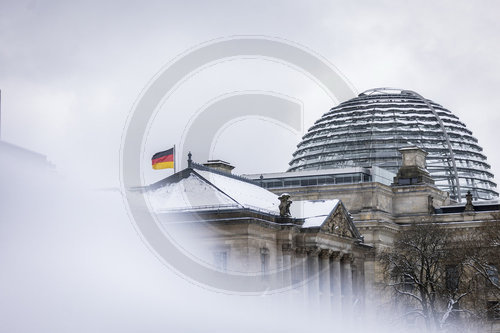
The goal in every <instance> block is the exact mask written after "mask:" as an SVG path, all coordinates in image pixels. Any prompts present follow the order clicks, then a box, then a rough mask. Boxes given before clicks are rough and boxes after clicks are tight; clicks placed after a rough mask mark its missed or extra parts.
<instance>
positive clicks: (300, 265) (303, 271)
mask: <svg viewBox="0 0 500 333" xmlns="http://www.w3.org/2000/svg"><path fill="white" fill-rule="evenodd" d="M306 254H307V252H306V249H305V248H303V247H299V248H297V249H295V257H294V263H293V265H294V268H295V269H294V274H295V278H294V279H293V280H294V281H297V282H298V284H299V286H298V287H297V291H298V294H299V300H298V301H299V302H301V303H302V304H304V305H305V304H306V279H307V261H306V259H307V256H306Z"/></svg>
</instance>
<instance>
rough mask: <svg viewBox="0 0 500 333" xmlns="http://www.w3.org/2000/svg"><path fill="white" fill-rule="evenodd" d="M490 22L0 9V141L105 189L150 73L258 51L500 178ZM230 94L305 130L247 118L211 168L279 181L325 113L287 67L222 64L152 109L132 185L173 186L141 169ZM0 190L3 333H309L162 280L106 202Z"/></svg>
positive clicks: (343, 5) (204, 8)
mask: <svg viewBox="0 0 500 333" xmlns="http://www.w3.org/2000/svg"><path fill="white" fill-rule="evenodd" d="M499 7H500V3H499V2H498V1H439V2H438V1H418V2H417V1H414V2H413V4H408V3H407V2H402V1H377V2H376V1H331V0H328V1H290V0H287V1H227V2H222V1H178V2H173V1H115V2H110V1H79V2H77V1H34V0H33V1H22V0H16V1H14V0H3V1H1V2H0V89H1V90H2V118H1V127H2V131H1V135H2V139H3V140H6V141H8V142H11V143H14V144H17V145H19V146H22V147H25V148H27V149H31V150H33V151H37V152H40V153H42V154H44V155H46V156H47V158H48V159H49V160H50V161H51V163H53V164H54V165H55V166H56V168H57V171H58V175H62V176H63V177H64V178H67V179H69V180H71V181H75V180H76V181H78V182H81V183H83V184H82V185H83V186H84V187H91V188H103V187H118V186H119V151H120V145H121V141H122V134H123V131H124V128H125V126H126V124H127V117H128V116H129V114H130V112H131V110H132V109H133V105H134V102H135V101H136V100H137V99H138V97H139V96H140V95H141V92H142V91H143V89H145V87H147V86H148V83H149V82H150V81H151V79H152V78H153V77H154V76H155V75H156V74H157V73H158V72H159V71H160V70H161V69H162V68H163V66H164V65H165V64H167V63H169V62H170V61H172V60H173V59H175V58H176V57H177V56H178V55H180V54H183V53H185V52H186V50H189V49H191V48H193V47H196V46H198V45H200V44H201V43H204V42H207V41H209V40H213V39H215V38H221V37H230V36H235V35H261V36H271V37H277V38H281V39H286V40H289V41H291V42H293V43H298V44H300V45H302V46H304V47H307V48H308V49H310V50H312V51H313V52H315V53H317V54H320V55H321V56H322V57H324V58H325V59H327V60H328V61H329V62H330V63H331V64H333V65H334V66H335V67H336V68H337V69H338V70H339V71H340V72H341V73H343V75H344V77H345V78H346V79H348V80H349V81H350V82H351V84H352V85H353V86H354V87H355V88H356V89H357V91H358V92H362V91H364V90H367V89H370V88H375V87H385V86H389V87H398V88H404V89H411V90H414V91H416V92H418V93H420V94H421V95H423V96H425V97H427V98H430V99H432V100H434V101H436V102H437V103H440V104H442V105H443V106H445V107H446V108H448V109H450V110H452V111H453V112H454V113H455V115H457V116H459V117H460V119H461V120H462V121H463V122H465V123H466V124H467V126H468V128H469V129H470V130H472V131H473V132H474V135H475V136H476V137H477V138H478V139H479V143H480V145H481V146H482V147H483V148H484V149H485V154H486V155H487V156H488V161H489V163H490V164H491V165H492V168H493V172H494V173H496V174H500V154H499V153H498V147H497V145H498V138H499V134H498V127H499V124H500V113H499V111H498V109H497V107H498V105H500V94H499V93H498V91H500V61H499V60H498V54H500V22H499V20H498V13H499V12H500V8H499ZM235 91H264V92H267V93H269V92H273V93H275V94H277V95H280V96H287V97H288V98H290V99H292V100H295V101H297V102H298V104H300V105H301V107H302V110H303V114H304V116H303V117H304V120H303V127H302V129H301V130H300V131H294V130H291V129H290V128H286V127H283V126H280V125H279V124H276V123H273V122H271V121H268V120H265V119H256V118H248V119H242V120H241V121H238V122H233V123H231V124H229V125H228V126H226V127H224V129H223V130H222V131H220V132H219V133H217V136H216V138H215V140H214V142H213V144H212V148H211V152H212V155H211V156H212V157H215V158H221V159H225V160H228V161H230V162H231V163H233V164H234V165H235V166H236V169H235V171H237V172H238V173H257V172H270V171H283V170H284V169H286V167H287V163H288V162H289V160H290V157H291V153H292V152H293V150H294V147H295V145H296V144H297V143H298V141H299V140H300V136H301V132H304V131H306V130H307V128H308V126H310V125H311V124H312V122H313V121H314V120H315V119H317V118H319V117H320V116H321V114H323V113H324V112H326V111H327V110H328V109H329V108H330V107H332V106H334V104H335V103H337V101H335V100H333V99H332V98H331V97H330V96H327V94H325V92H324V91H323V90H321V89H320V88H319V87H318V85H317V84H316V83H315V82H313V81H312V80H311V79H310V78H308V77H307V76H305V75H304V74H303V73H301V72H300V71H296V70H294V69H293V68H290V67H287V66H285V65H284V64H283V63H276V62H270V61H268V60H265V59H233V61H228V62H224V63H220V64H217V65H215V66H212V67H210V68H205V69H204V70H202V71H200V72H198V73H196V75H193V76H192V77H190V78H189V79H188V80H186V81H184V82H183V83H182V85H180V86H179V87H178V89H177V90H176V91H175V92H174V93H173V94H172V96H170V98H169V99H168V100H166V101H164V103H163V105H162V106H161V108H160V109H159V110H158V112H157V114H156V117H155V119H154V121H152V122H151V126H150V128H149V131H148V132H147V133H145V139H144V140H145V141H144V150H143V151H144V153H143V156H138V158H141V162H142V163H143V169H144V170H143V171H144V179H145V181H146V182H151V181H154V180H157V179H159V178H162V177H164V176H166V175H169V174H170V173H171V170H162V171H155V172H153V171H152V170H151V169H150V166H149V163H150V156H151V154H152V153H154V152H156V151H159V150H162V149H166V148H169V147H170V146H171V145H173V144H176V145H179V144H180V143H181V142H182V135H183V134H184V133H185V130H186V128H187V127H186V126H187V124H188V123H189V121H190V120H192V119H193V117H194V116H195V115H196V114H197V112H199V111H200V110H201V109H203V107H204V106H206V105H207V103H210V101H213V100H214V98H219V97H220V96H226V94H229V93H234V92H235ZM183 154H185V152H183ZM179 158H181V157H179ZM182 158H183V159H184V158H185V157H182ZM194 158H195V159H196V156H194ZM199 162H203V161H199ZM28 164H29V163H28ZM0 178H1V183H2V186H1V187H0V198H1V200H0V203H2V207H1V209H0V213H1V216H0V217H1V218H0V222H1V223H0V247H1V250H0V262H1V266H2V268H3V271H5V272H7V273H6V274H1V275H0V291H1V294H2V297H1V299H0V309H1V310H2V313H4V314H5V316H4V317H5V318H4V319H6V320H2V322H1V323H0V330H2V331H8V332H14V331H26V332H33V331H37V332H44V331H46V332H55V331H61V332H68V331H71V332H77V331H81V332H95V331H106V332H111V331H117V332H125V331H130V332H138V331H176V332H178V331H182V330H184V331H202V332H206V331H207V330H208V331H210V330H213V331H222V330H224V329H225V330H230V331H233V332H234V331H239V330H241V329H242V325H241V323H242V322H244V321H245V325H244V326H245V328H246V329H247V330H248V331H256V330H259V331H265V330H263V327H265V328H267V329H268V330H269V331H276V329H278V328H280V329H285V330H293V329H295V330H305V329H306V328H307V329H309V330H311V326H310V325H309V323H308V322H306V321H304V320H302V319H303V318H302V317H301V315H303V314H300V313H299V314H297V315H294V314H292V315H290V312H288V310H286V307H285V308H283V305H284V302H283V300H282V299H278V300H277V301H278V303H269V302H267V299H265V298H259V299H257V298H248V297H235V296H228V295H224V294H221V293H213V292H209V291H207V290H205V289H204V288H203V287H199V286H195V285H193V284H192V283H190V282H186V281H185V280H184V279H183V278H182V276H179V275H178V274H176V273H175V272H173V271H171V270H169V269H168V268H167V267H166V266H165V265H163V264H162V263H161V262H160V261H158V260H157V258H156V257H155V256H154V255H153V254H152V253H151V252H150V251H149V248H148V246H147V245H146V242H142V240H141V237H140V235H138V233H137V231H136V229H135V228H134V226H133V223H129V222H130V221H129V220H128V216H127V214H126V212H125V210H124V205H123V202H122V200H121V198H120V195H119V193H118V192H102V191H99V192H96V191H94V192H91V193H86V192H84V191H81V189H80V187H75V186H72V185H71V186H69V188H68V187H64V186H62V187H63V188H60V187H61V186H59V185H57V186H56V185H54V184H56V183H57V181H54V179H53V178H49V179H45V178H43V179H40V178H41V177H38V175H37V174H36V173H35V172H33V170H32V169H30V168H29V165H19V166H18V165H9V166H7V168H6V169H5V170H4V169H2V171H1V172H0ZM497 178H498V177H497ZM70 184H71V182H70ZM263 300H264V302H263ZM274 301H276V299H274ZM235 302H236V303H235ZM183 304H185V306H181V305H183ZM276 304H278V305H276ZM280 309H281V310H283V309H285V310H286V311H285V310H283V312H282V313H278V314H277V315H276V316H277V317H278V318H284V317H287V321H286V323H283V322H280V321H278V322H277V321H276V320H275V318H276V317H273V316H269V313H273V314H276V313H277V312H276V311H278V310H280ZM227 314H229V316H228V315H227ZM193 318H195V320H193ZM249 318H252V320H250V323H249V320H248V319H249ZM315 322H316V321H315ZM379 322H380V321H379ZM317 323H318V326H320V325H321V322H317ZM283 324H286V325H285V327H283ZM274 325H279V326H274ZM336 325H337V324H336ZM355 325H356V327H357V329H358V331H359V330H363V328H362V327H361V328H360V327H359V326H358V325H359V323H358V322H355ZM366 325H368V326H370V325H371V324H370V323H367V324H366ZM336 327H338V326H336ZM370 329H372V326H370ZM312 330H319V327H318V328H313V329H312ZM346 330H347V329H346Z"/></svg>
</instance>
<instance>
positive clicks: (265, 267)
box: [260, 248, 269, 274]
mask: <svg viewBox="0 0 500 333" xmlns="http://www.w3.org/2000/svg"><path fill="white" fill-rule="evenodd" d="M260 271H261V273H262V274H267V273H268V272H269V250H268V249H266V248H261V249H260Z"/></svg>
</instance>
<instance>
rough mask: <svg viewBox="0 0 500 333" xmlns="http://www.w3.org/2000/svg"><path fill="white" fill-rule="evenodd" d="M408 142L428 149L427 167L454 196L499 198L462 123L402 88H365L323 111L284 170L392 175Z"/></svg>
mask: <svg viewBox="0 0 500 333" xmlns="http://www.w3.org/2000/svg"><path fill="white" fill-rule="evenodd" d="M409 145H414V146H418V147H420V148H422V149H424V150H425V151H427V152H428V153H429V155H428V156H427V169H428V170H429V172H430V174H431V176H432V178H433V179H434V181H435V183H436V186H438V187H439V188H440V189H442V190H444V191H448V192H450V197H451V198H452V199H455V200H459V199H460V198H464V197H465V195H466V193H467V191H471V193H472V194H473V196H474V199H476V200H491V199H495V198H497V197H498V193H497V192H496V190H495V188H496V184H495V183H494V182H493V174H492V173H491V172H490V171H489V169H490V166H489V164H488V163H487V162H486V156H485V155H484V154H483V153H482V150H483V149H482V148H481V147H480V146H479V144H478V141H477V139H476V138H474V137H473V136H472V132H471V131H470V130H468V129H467V127H466V126H465V124H464V123H462V122H461V121H460V120H459V119H458V117H457V116H455V115H454V114H453V113H452V112H451V111H449V110H447V109H446V108H444V107H443V106H441V105H439V104H437V103H435V102H433V101H430V100H427V99H425V98H423V97H422V96H420V95H419V94H417V93H415V92H412V91H408V90H401V89H390V88H378V89H372V90H368V91H365V92H363V93H361V94H360V95H359V96H358V97H356V98H353V99H351V100H348V101H346V102H343V103H341V104H340V105H338V106H336V107H334V108H332V109H331V110H330V111H328V112H327V113H325V114H324V115H323V116H322V117H321V118H320V119H318V120H317V121H316V122H315V124H314V125H313V126H312V127H311V128H310V129H309V130H308V132H307V133H306V134H305V135H304V137H303V138H302V141H301V142H300V143H299V144H298V145H297V150H296V151H295V152H294V153H293V158H292V160H291V162H290V163H289V164H290V168H289V170H288V171H298V170H321V169H335V168H343V167H371V166H379V167H381V168H384V169H387V170H389V171H391V172H393V173H396V172H397V171H398V169H399V167H400V165H401V155H400V154H399V152H398V149H400V148H403V147H406V146H409Z"/></svg>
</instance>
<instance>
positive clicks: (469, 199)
mask: <svg viewBox="0 0 500 333" xmlns="http://www.w3.org/2000/svg"><path fill="white" fill-rule="evenodd" d="M465 199H466V200H467V203H466V204H465V211H466V212H473V211H474V205H473V204H472V193H470V191H467V195H466V196H465Z"/></svg>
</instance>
